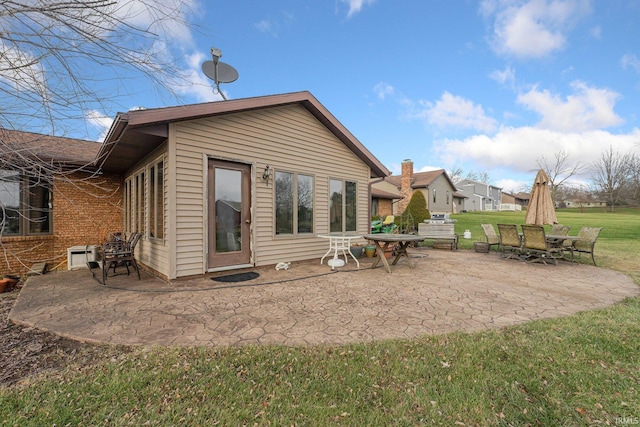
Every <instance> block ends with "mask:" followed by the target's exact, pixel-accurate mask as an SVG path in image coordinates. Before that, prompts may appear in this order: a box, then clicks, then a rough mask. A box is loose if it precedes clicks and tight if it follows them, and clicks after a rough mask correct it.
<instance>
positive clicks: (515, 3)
mask: <svg viewBox="0 0 640 427" xmlns="http://www.w3.org/2000/svg"><path fill="white" fill-rule="evenodd" d="M590 11H591V5H590V2H589V0H566V1H561V0H530V1H526V2H524V1H522V0H484V1H482V2H481V4H480V12H481V13H482V14H483V15H485V17H487V18H491V19H494V26H493V37H491V44H492V47H493V48H494V50H495V51H496V52H498V53H506V54H512V55H515V56H518V57H521V58H540V57H544V56H547V55H549V54H550V53H552V52H554V51H558V50H561V49H563V48H564V47H565V45H566V43H567V38H566V33H567V32H568V31H569V30H570V29H571V28H572V27H573V26H574V24H575V21H577V20H578V19H580V18H581V17H582V16H584V15H586V14H588V13H590Z"/></svg>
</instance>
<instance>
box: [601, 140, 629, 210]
mask: <svg viewBox="0 0 640 427" xmlns="http://www.w3.org/2000/svg"><path fill="white" fill-rule="evenodd" d="M632 159H633V156H632V155H630V154H621V153H620V152H618V151H617V150H616V151H614V150H613V147H612V146H609V149H608V150H607V151H605V152H604V153H602V156H600V159H599V160H598V161H596V162H595V163H594V164H593V166H592V173H593V176H592V181H593V184H594V186H595V187H596V188H597V189H598V191H600V192H601V193H602V194H603V195H605V196H606V198H607V204H608V205H609V209H610V211H611V212H613V209H614V206H615V205H616V204H617V203H618V202H619V200H620V193H621V190H622V189H623V187H624V185H625V183H626V182H627V180H628V179H629V176H630V172H631V162H632Z"/></svg>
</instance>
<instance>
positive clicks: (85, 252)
mask: <svg viewBox="0 0 640 427" xmlns="http://www.w3.org/2000/svg"><path fill="white" fill-rule="evenodd" d="M97 258H98V246H96V245H87V246H72V247H70V248H67V270H76V269H78V268H88V267H87V262H92V261H96V260H97Z"/></svg>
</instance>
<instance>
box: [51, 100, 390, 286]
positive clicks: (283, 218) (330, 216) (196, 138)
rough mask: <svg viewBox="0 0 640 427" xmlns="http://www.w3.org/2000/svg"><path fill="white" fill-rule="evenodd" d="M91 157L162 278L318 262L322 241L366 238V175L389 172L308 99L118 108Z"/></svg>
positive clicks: (140, 254)
mask: <svg viewBox="0 0 640 427" xmlns="http://www.w3.org/2000/svg"><path fill="white" fill-rule="evenodd" d="M95 162H96V165H97V167H98V168H99V170H100V171H102V172H103V173H109V174H111V175H115V176H118V177H119V180H120V182H119V184H121V186H122V199H121V200H122V205H121V209H113V210H112V212H111V214H112V215H114V216H115V217H117V218H119V220H120V221H121V226H120V230H119V231H123V232H124V233H126V234H129V233H132V232H140V233H142V235H143V237H142V239H141V241H140V242H139V244H138V246H137V249H136V258H138V259H139V261H140V263H141V264H143V265H145V266H147V267H148V268H150V269H152V270H153V271H154V272H155V273H156V274H158V275H160V276H162V277H165V278H167V279H174V278H177V277H183V276H190V275H197V274H203V273H206V272H209V271H217V270H224V269H234V268H242V267H249V266H261V265H270V264H276V263H278V262H281V261H297V260H305V259H312V258H316V257H317V258H319V257H320V256H321V255H322V253H324V252H325V251H326V241H324V240H322V239H318V238H317V237H316V236H317V234H321V233H328V232H358V233H362V234H364V233H366V232H368V230H369V187H368V184H369V180H370V179H371V178H376V177H383V176H386V175H388V171H387V169H386V168H385V167H384V166H383V165H382V164H381V163H380V162H379V161H378V160H377V159H376V158H375V157H374V156H373V155H372V154H371V153H370V152H369V151H368V150H367V149H366V148H365V147H364V146H363V145H362V144H361V143H360V142H359V141H358V140H357V139H356V138H355V137H354V136H353V135H352V134H351V133H350V132H349V131H348V130H347V129H346V128H345V127H344V126H343V125H342V124H341V123H340V122H339V121H338V120H337V119H336V118H335V117H333V116H332V115H331V113H329V111H327V110H326V109H325V108H324V107H323V106H322V105H321V104H320V103H319V102H318V101H317V100H316V99H315V98H314V97H313V96H312V95H311V94H310V93H309V92H297V93H291V94H284V95H273V96H265V97H257V98H247V99H239V100H230V101H222V102H211V103H205V104H194V105H184V106H177V107H168V108H158V109H146V110H145V109H141V110H135V111H129V112H127V113H120V114H118V115H117V117H116V118H115V120H114V122H113V125H112V127H111V129H110V130H109V133H108V134H107V137H106V138H105V141H104V143H103V144H102V146H101V148H100V151H99V152H98V153H97V156H96V161H95ZM54 209H55V204H54ZM91 243H96V242H91ZM76 244H77V243H76Z"/></svg>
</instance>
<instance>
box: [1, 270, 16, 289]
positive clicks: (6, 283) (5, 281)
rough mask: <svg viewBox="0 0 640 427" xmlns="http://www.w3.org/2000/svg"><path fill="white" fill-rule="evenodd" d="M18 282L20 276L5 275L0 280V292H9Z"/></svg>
mask: <svg viewBox="0 0 640 427" xmlns="http://www.w3.org/2000/svg"><path fill="white" fill-rule="evenodd" d="M19 281H20V276H14V275H9V274H8V275H6V276H4V278H2V279H0V292H10V291H12V290H13V288H15V287H16V285H17V284H18V282H19Z"/></svg>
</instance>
